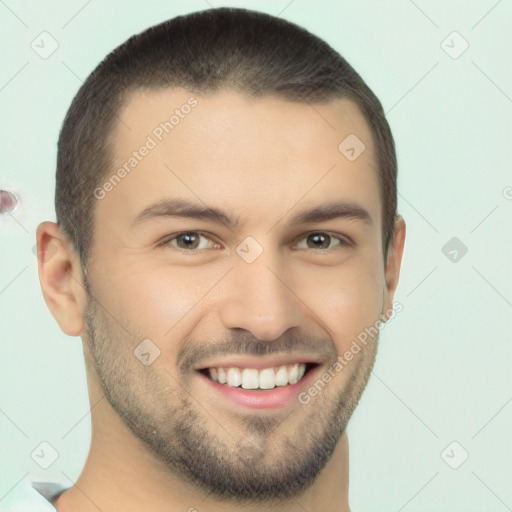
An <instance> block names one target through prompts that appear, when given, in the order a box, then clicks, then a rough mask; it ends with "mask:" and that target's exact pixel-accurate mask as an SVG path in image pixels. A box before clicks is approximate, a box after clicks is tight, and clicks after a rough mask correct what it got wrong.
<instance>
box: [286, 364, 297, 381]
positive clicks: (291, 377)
mask: <svg viewBox="0 0 512 512" xmlns="http://www.w3.org/2000/svg"><path fill="white" fill-rule="evenodd" d="M298 381H299V367H298V365H296V364H294V365H293V366H292V368H291V370H290V371H289V372H288V382H289V383H290V384H295V383H296V382H298Z"/></svg>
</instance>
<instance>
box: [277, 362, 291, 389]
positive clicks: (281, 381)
mask: <svg viewBox="0 0 512 512" xmlns="http://www.w3.org/2000/svg"><path fill="white" fill-rule="evenodd" d="M275 383H276V386H286V385H287V384H288V372H287V371H286V366H280V367H279V369H278V370H277V372H276V378H275Z"/></svg>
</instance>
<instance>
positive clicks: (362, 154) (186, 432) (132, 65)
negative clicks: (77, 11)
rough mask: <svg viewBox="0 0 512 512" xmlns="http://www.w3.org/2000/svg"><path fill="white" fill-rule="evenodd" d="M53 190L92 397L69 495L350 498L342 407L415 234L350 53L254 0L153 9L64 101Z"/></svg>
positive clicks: (62, 314) (102, 502) (55, 244)
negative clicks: (163, 11)
mask: <svg viewBox="0 0 512 512" xmlns="http://www.w3.org/2000/svg"><path fill="white" fill-rule="evenodd" d="M55 200H56V212H57V223H53V222H43V223H41V224H40V225H39V226H38V230H37V243H38V252H39V276H40V281H41V287H42V290H43V295H44V298H45V301H46V303H47V305H48V308H49V309H50V311H51V313H52V315H53V316H54V318H55V319H56V321H57V322H58V324H59V326H60V328H61V329H62V331H63V332H65V333H66V334H68V335H69V336H81V337H82V341H83V349H84V357H85V361H86V368H87V382H88V388H89V396H90V404H91V417H92V438H91V446H90V451H89V455H88V458H87V461H86V463H85V466H84V468H83V470H82V473H81V474H80V476H79V478H78V480H77V481H76V482H75V483H74V485H72V486H71V487H69V488H68V489H64V492H62V489H61V488H59V489H60V490H59V492H57V493H54V494H51V493H47V494H46V496H47V498H48V501H52V502H53V505H54V507H55V509H56V510H57V511H58V512H68V511H77V510H80V512H89V511H91V512H92V511H97V510H102V511H103V512H111V511H123V512H131V511H140V510H147V511H151V512H159V511H181V510H183V511H186V510H188V511H194V510H197V511H208V512H216V511H220V510H222V511H238V510H244V511H260V510H275V511H282V512H291V511H304V510H308V511H320V512H346V511H348V510H349V502H348V440H347V435H346V426H347V423H348V421H349V419H350V417H351V415H352V413H353V411H354V409H355V407H356V405H357V403H358V401H359V399H360V397H361V395H362V393H363V390H364V388H365V386H366V384H367V381H368V378H369V376H370V373H371V370H372V367H373V364H374V361H375V356H376V351H377V344H378V338H379V327H380V326H382V324H383V322H385V321H386V320H388V319H389V318H390V317H391V316H393V313H394V310H393V297H394V293H395V290H396V287H397V284H398V279H399V272H400V265H401V259H402V253H403V248H404V241H405V223H404V221H403V219H402V218H401V217H400V216H399V215H398V214H397V212H396V157H395V150H394V143H393V138H392V135H391V131H390V129H389V125H388V123H387V121H386V119H385V117H384V114H383V110H382V107H381V104H380V102H379V100H378V99H377V98H376V97H375V95H374V94H373V93H372V91H371V90H370V89H369V88H368V86H367V85H366V84H365V83H364V81H363V80H362V79H361V77H360V76H359V75H358V74H357V73H356V72H355V71H354V70H353V69H352V67H351V66H350V65H349V64H348V63H347V62H346V61H345V60H344V59H343V58H342V57H341V56H340V55H339V54H338V53H336V52H335V51H334V50H333V49H332V48H330V47H329V46H328V45H327V44H326V43H325V42H323V41H322V40H320V39H318V38H317V37H316V36H313V35H312V34H310V33H308V32H307V31H305V30H304V29H301V28H299V27H297V26H296V25H293V24H291V23H289V22H286V21H284V20H282V19H279V18H275V17H272V16H269V15H266V14H263V13H258V12H255V11H247V10H243V9H228V8H220V9H210V10H207V11H202V12H197V13H193V14H190V15H187V16H181V17H178V18H174V19H172V20H169V21H166V22H164V23H162V24H160V25H158V26H155V27H152V28H150V29H148V30H147V31H145V32H143V33H141V34H139V35H136V36H134V37H132V38H130V39H129V40H128V41H127V42H126V43H124V44H123V45H121V46H120V47H119V48H117V49H116V50H114V51H113V52H112V53H111V54H110V55H108V56H107V57H106V59H105V60H104V61H103V62H102V63H101V64H100V65H99V66H98V67H97V69H96V70H94V72H93V73H92V74H91V75H90V76H89V78H88V79H87V80H86V82H85V83H84V84H83V86H82V87H81V89H80V90H79V92H78V93H77V95H76V97H75V99H74V100H73V103H72V105H71V107H70V109H69V111H68V113H67V116H66V119H65V121H64V124H63V127H62V131H61V134H60V138H59V146H58V158H57V181H56V196H55ZM372 327H373V330H372V329H371V328H372ZM369 329H370V330H369ZM364 332H370V333H371V335H370V336H366V337H362V336H361V333H364ZM363 340H364V342H363ZM39 485H42V484H41V483H40V484H39ZM48 501H47V503H48Z"/></svg>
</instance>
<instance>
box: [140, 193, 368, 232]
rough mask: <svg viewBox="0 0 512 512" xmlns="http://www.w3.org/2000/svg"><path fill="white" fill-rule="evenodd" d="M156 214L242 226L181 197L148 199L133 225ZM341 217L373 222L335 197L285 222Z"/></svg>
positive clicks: (357, 207)
mask: <svg viewBox="0 0 512 512" xmlns="http://www.w3.org/2000/svg"><path fill="white" fill-rule="evenodd" d="M159 217H183V218H190V219H201V220H209V221H212V222H216V223H218V224H224V225H225V226H227V227H229V228H232V229H236V228H239V227H241V226H242V222H241V221H240V217H238V216H235V215H233V214H231V213H229V212H228V211H226V210H222V209H220V208H215V207H209V206H206V205H203V204H199V203H194V202H192V201H189V200H187V199H182V198H167V199H161V200H159V201H156V202H154V203H151V204H150V205H148V206H147V207H145V208H144V209H143V210H142V211H141V212H140V213H139V214H138V215H137V216H136V217H135V219H134V221H133V223H132V227H133V226H135V225H138V224H140V223H142V222H144V221H147V220H149V219H154V218H159ZM338 218H344V219H349V220H356V221H360V222H363V223H364V224H367V225H369V226H370V225H372V223H373V222H372V217H371V215H370V213H369V212H368V210H366V209H365V208H363V207H362V206H361V205H359V204H357V203H352V202H347V201H334V202H329V203H324V204H321V205H319V206H316V207H314V208H312V209H309V210H305V211H302V212H300V213H298V214H297V215H295V216H294V217H292V219H291V220H290V221H288V222H287V225H289V226H297V225H301V224H308V223H320V222H326V221H329V220H332V219H338Z"/></svg>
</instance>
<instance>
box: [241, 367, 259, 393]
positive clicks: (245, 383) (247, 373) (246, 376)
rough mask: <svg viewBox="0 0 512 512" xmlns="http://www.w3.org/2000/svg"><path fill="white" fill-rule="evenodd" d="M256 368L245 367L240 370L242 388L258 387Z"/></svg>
mask: <svg viewBox="0 0 512 512" xmlns="http://www.w3.org/2000/svg"><path fill="white" fill-rule="evenodd" d="M258 385H259V381H258V370H254V369H251V368H245V370H244V371H243V372H242V387H243V388H244V389H258Z"/></svg>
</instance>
